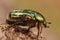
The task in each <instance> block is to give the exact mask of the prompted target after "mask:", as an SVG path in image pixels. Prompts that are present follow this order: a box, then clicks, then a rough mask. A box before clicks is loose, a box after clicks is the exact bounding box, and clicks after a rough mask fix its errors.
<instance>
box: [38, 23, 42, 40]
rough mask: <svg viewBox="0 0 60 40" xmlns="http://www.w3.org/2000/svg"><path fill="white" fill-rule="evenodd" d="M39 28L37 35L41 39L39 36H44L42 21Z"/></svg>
mask: <svg viewBox="0 0 60 40" xmlns="http://www.w3.org/2000/svg"><path fill="white" fill-rule="evenodd" d="M37 28H38V36H37V38H38V39H39V38H41V39H42V38H43V37H42V29H43V26H42V23H39V22H38V24H37Z"/></svg>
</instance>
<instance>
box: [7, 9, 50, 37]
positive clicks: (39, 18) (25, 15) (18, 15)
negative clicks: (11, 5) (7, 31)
mask: <svg viewBox="0 0 60 40" xmlns="http://www.w3.org/2000/svg"><path fill="white" fill-rule="evenodd" d="M21 21H22V22H23V23H22V22H21ZM7 23H8V24H10V25H11V24H14V23H15V24H17V23H18V24H19V25H23V26H26V25H28V26H29V29H30V28H32V27H34V26H35V24H36V23H37V28H38V36H39V32H40V33H41V32H42V27H41V26H40V24H42V25H43V26H44V28H47V27H48V26H47V23H49V24H50V22H46V20H45V17H44V16H43V15H42V14H41V13H39V12H36V11H33V10H28V9H24V10H18V9H16V10H13V11H12V12H10V14H9V20H7ZM32 23H34V24H32ZM30 24H31V25H30ZM38 36H37V37H38Z"/></svg>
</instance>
